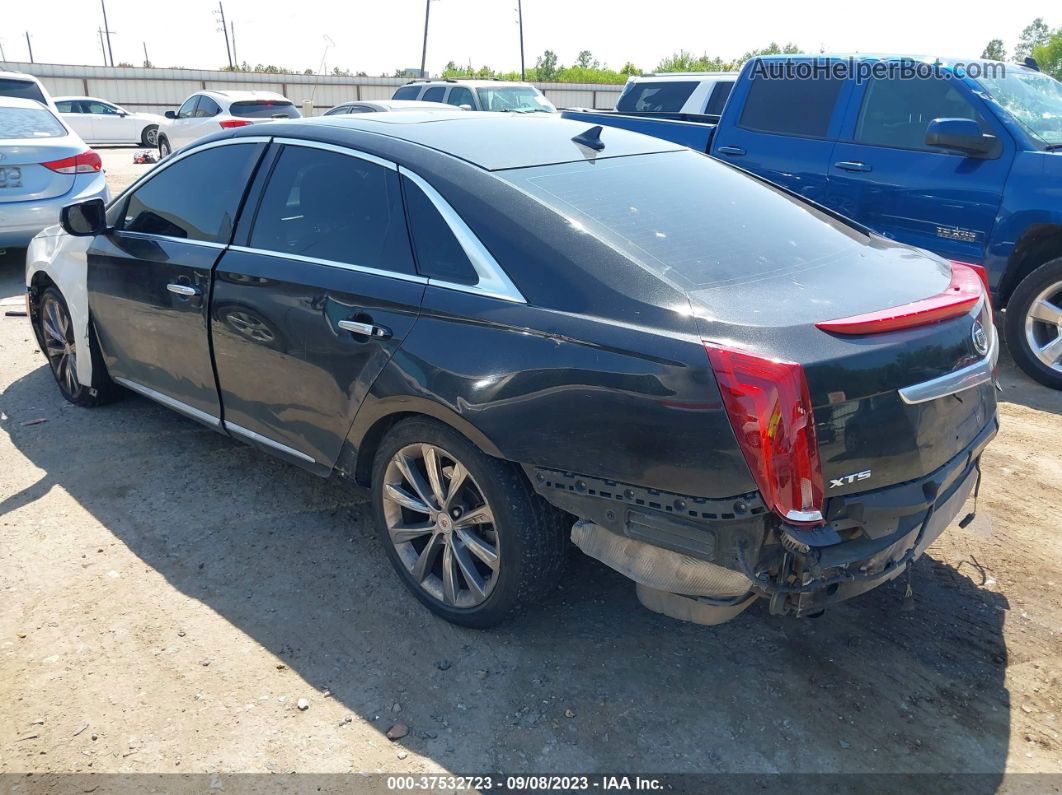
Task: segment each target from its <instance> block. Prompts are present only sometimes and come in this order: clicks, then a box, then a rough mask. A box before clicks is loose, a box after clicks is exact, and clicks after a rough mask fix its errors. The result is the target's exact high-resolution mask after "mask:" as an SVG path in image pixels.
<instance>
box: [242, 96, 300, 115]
mask: <svg viewBox="0 0 1062 795" xmlns="http://www.w3.org/2000/svg"><path fill="white" fill-rule="evenodd" d="M229 113H231V114H232V115H233V116H239V117H240V118H242V119H298V118H301V116H302V114H301V113H299V109H298V108H296V107H295V103H293V102H288V101H282V100H273V99H254V100H242V101H240V102H233V103H232V104H231V105H230V106H229Z"/></svg>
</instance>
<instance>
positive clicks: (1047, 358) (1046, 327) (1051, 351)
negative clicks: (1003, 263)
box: [1025, 282, 1062, 373]
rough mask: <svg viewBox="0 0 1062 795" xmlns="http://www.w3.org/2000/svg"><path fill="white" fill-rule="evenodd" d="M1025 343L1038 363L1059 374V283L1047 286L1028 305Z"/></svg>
mask: <svg viewBox="0 0 1062 795" xmlns="http://www.w3.org/2000/svg"><path fill="white" fill-rule="evenodd" d="M1025 342H1026V344H1027V345H1028V346H1029V350H1030V351H1032V353H1033V355H1034V356H1035V357H1036V358H1037V359H1039V360H1040V362H1041V363H1043V364H1044V365H1046V366H1047V367H1049V368H1051V369H1052V370H1054V371H1055V372H1058V373H1062V282H1055V283H1054V284H1052V285H1050V286H1048V287H1047V288H1046V289H1044V290H1043V291H1042V292H1041V293H1040V294H1039V295H1038V296H1036V298H1034V299H1033V302H1032V303H1031V304H1030V305H1029V311H1028V312H1027V313H1026V315H1025Z"/></svg>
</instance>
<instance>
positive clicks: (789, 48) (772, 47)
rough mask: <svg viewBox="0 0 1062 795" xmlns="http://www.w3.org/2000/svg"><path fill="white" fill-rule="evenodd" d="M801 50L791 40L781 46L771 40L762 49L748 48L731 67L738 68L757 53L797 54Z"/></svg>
mask: <svg viewBox="0 0 1062 795" xmlns="http://www.w3.org/2000/svg"><path fill="white" fill-rule="evenodd" d="M803 51H804V50H803V49H801V48H800V47H798V46H797V45H796V44H793V42H789V43H788V44H786V45H785V46H784V47H783V46H779V45H778V42H774V41H772V42H771V43H770V44H768V45H767V46H766V47H764V48H763V49H762V50H749V51H748V52H747V53H745V54H744V55H742V56H741V57H740V58H739V59H738V60H736V61H735V62H734V64H733V68H734V69H740V68H741V66H742V65H743V64H744V63H745V61H747V60H748V59H749V58H755V57H756V56H757V55H799V54H800V53H802V52H803Z"/></svg>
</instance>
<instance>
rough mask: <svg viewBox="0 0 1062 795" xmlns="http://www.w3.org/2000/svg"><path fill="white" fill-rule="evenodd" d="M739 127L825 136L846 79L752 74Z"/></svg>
mask: <svg viewBox="0 0 1062 795" xmlns="http://www.w3.org/2000/svg"><path fill="white" fill-rule="evenodd" d="M749 79H750V81H751V84H750V85H749V93H748V95H747V96H746V97H745V107H744V109H743V110H742V112H741V121H740V122H738V126H740V127H743V128H745V129H746V130H755V131H757V132H766V133H775V134H777V135H796V136H802V137H805V138H825V137H826V131H827V130H828V129H829V127H830V118H831V117H832V116H833V109H834V106H835V105H836V104H837V97H838V96H840V93H841V87H842V86H843V85H844V80H837V79H833V78H830V77H822V76H816V75H811V76H809V77H805V78H799V77H792V78H789V77H786V78H784V79H783V78H768V77H764V76H762V75H760V76H757V75H755V74H750V78H749Z"/></svg>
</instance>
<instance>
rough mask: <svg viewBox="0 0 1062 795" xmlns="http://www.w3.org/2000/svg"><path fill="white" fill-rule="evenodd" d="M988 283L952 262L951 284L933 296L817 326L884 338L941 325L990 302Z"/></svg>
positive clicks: (971, 269)
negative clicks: (905, 331) (986, 301)
mask: <svg viewBox="0 0 1062 795" xmlns="http://www.w3.org/2000/svg"><path fill="white" fill-rule="evenodd" d="M987 281H988V277H987V275H984V276H982V275H981V274H979V273H978V272H977V271H976V270H975V269H974V268H972V267H971V266H969V265H966V264H964V263H962V262H953V263H951V283H950V284H948V286H947V287H946V288H945V289H944V290H943V291H942V292H939V293H937V294H936V295H934V296H930V297H929V298H923V299H922V300H921V301H915V302H913V303H910V304H904V305H903V306H894V307H891V308H889V309H880V310H878V311H877V312H867V313H866V314H865V315H853V316H852V317H844V318H840V319H838V320H824V321H823V322H821V323H816V324H815V325H816V326H817V327H818V328H820V329H822V330H823V331H829V332H832V333H834V334H882V333H884V332H886V331H899V330H900V329H906V328H913V327H915V326H925V325H928V324H930V323H938V322H940V321H941V320H948V319H949V318H953V317H959V316H960V315H964V314H966V313H967V312H969V311H970V310H971V309H973V308H974V307H975V306H977V303H978V301H980V300H981V299H982V297H984V298H986V299H987V296H988V293H987V291H986V290H985V289H983V286H982V285H983V284H984V283H986V282H987Z"/></svg>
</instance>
